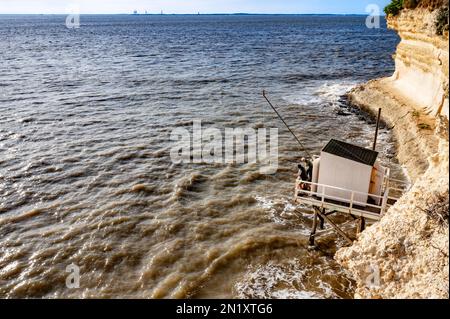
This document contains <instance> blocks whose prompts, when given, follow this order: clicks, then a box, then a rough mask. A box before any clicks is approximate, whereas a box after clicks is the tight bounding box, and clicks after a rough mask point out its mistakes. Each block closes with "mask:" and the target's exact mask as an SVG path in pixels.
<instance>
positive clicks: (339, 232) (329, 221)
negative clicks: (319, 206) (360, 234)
mask: <svg viewBox="0 0 450 319" xmlns="http://www.w3.org/2000/svg"><path fill="white" fill-rule="evenodd" d="M317 213H318V214H319V216H321V217H322V218H323V219H325V221H326V222H327V223H329V224H330V225H331V226H332V227H333V228H334V229H335V230H336V231H337V232H338V234H339V235H341V236H342V237H343V238H344V239H345V240H346V241H347V242H348V243H349V244H350V245H352V244H353V241H352V240H351V239H350V237H348V236H347V234H346V233H344V232H343V231H342V230H341V229H340V228H339V227H338V226H337V225H336V224H335V223H334V222H333V221H332V220H331V219H330V218H328V216H326V215H322V213H321V212H320V211H317Z"/></svg>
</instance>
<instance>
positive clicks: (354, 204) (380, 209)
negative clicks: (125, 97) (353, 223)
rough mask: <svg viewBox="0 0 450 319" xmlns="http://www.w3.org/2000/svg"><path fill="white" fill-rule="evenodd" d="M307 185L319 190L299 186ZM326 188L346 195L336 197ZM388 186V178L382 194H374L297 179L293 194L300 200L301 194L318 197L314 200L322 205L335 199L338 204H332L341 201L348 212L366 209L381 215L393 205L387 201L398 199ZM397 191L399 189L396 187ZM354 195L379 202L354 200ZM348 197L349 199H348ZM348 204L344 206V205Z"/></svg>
mask: <svg viewBox="0 0 450 319" xmlns="http://www.w3.org/2000/svg"><path fill="white" fill-rule="evenodd" d="M302 184H303V185H308V186H309V187H308V188H309V189H312V186H317V189H318V190H319V189H320V190H321V192H318V191H317V192H312V191H311V190H305V189H302V188H301V185H302ZM326 190H337V191H340V192H343V193H344V194H348V196H343V197H337V196H332V195H329V194H327V192H326ZM390 190H391V189H390V188H389V180H388V181H387V182H385V184H384V185H383V192H382V195H375V194H370V193H364V192H358V191H354V190H350V189H345V188H341V187H335V186H330V185H324V184H318V183H312V182H305V181H301V180H297V182H296V187H295V195H296V198H299V199H300V200H301V195H303V196H310V197H316V198H319V200H315V201H316V202H318V203H321V205H322V206H324V205H325V204H326V201H327V200H328V201H330V200H331V201H336V202H338V204H336V203H334V205H339V203H342V205H341V206H342V209H343V210H348V212H349V213H350V214H352V212H353V211H354V210H358V211H368V212H371V213H374V212H375V213H378V214H380V215H381V216H382V215H384V214H385V212H386V211H387V210H388V209H389V208H390V207H391V206H392V205H393V204H390V203H389V201H393V202H394V203H395V202H396V201H397V200H398V199H399V198H397V197H394V196H390V195H389V193H390ZM398 190H399V191H400V190H401V189H398ZM355 195H363V196H364V197H371V198H375V199H378V200H377V202H381V204H380V205H375V204H370V203H367V202H361V201H357V200H355ZM348 198H350V199H348ZM344 204H346V205H348V206H346V205H344Z"/></svg>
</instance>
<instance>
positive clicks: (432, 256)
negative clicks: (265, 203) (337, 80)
mask: <svg viewBox="0 0 450 319" xmlns="http://www.w3.org/2000/svg"><path fill="white" fill-rule="evenodd" d="M437 14H438V12H437V11H434V12H430V11H428V10H426V9H415V10H403V11H402V12H401V14H400V15H399V16H397V17H393V18H390V19H389V26H390V27H391V28H394V29H396V30H397V31H398V32H399V34H400V37H401V39H402V40H401V43H400V44H399V46H398V49H397V53H396V55H395V62H396V71H395V74H394V75H393V76H392V77H390V78H385V79H378V80H373V81H370V82H369V83H367V84H365V85H361V86H359V87H357V88H355V89H354V90H353V91H352V92H350V93H349V100H350V102H351V103H353V104H355V105H356V106H358V107H361V108H363V109H365V110H366V111H368V112H371V113H374V114H376V112H377V110H378V108H379V107H381V108H382V109H383V120H384V121H385V122H387V124H388V125H389V126H390V127H392V128H393V134H394V135H395V136H396V138H397V141H398V142H399V145H398V158H399V161H400V162H401V163H402V164H403V165H404V166H405V168H406V169H407V172H408V174H409V176H410V178H411V181H412V183H413V185H412V187H411V190H410V191H409V192H407V193H406V194H405V195H404V196H403V197H402V198H401V199H400V200H399V201H398V202H397V204H396V205H394V206H393V207H391V209H390V210H389V211H388V212H387V213H386V215H385V216H384V217H383V218H382V219H381V221H380V222H379V223H376V224H374V225H373V226H371V227H369V228H367V229H366V230H365V231H364V232H363V233H361V234H360V235H359V237H358V240H357V241H356V242H355V243H354V244H353V246H351V247H348V248H343V249H341V250H339V251H338V252H337V254H336V256H335V258H336V260H337V261H338V262H339V263H340V264H341V265H343V266H344V267H345V268H347V269H348V270H349V271H350V272H351V274H352V275H353V277H354V279H355V280H356V282H357V289H356V293H355V297H356V298H386V299H387V298H448V297H449V226H448V191H449V185H448V179H449V142H448V114H449V105H448V79H449V76H448V66H449V53H448V48H449V46H448V32H447V33H446V34H443V35H437V34H436V26H435V21H436V16H437ZM445 211H447V217H445V213H444V212H445Z"/></svg>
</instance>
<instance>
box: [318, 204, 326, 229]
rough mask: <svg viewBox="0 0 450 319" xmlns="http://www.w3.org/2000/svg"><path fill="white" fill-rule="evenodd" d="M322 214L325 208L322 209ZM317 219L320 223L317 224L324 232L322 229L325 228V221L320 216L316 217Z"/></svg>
mask: <svg viewBox="0 0 450 319" xmlns="http://www.w3.org/2000/svg"><path fill="white" fill-rule="evenodd" d="M322 213H323V214H325V208H323V211H322ZM317 217H318V218H319V221H320V224H319V227H320V229H321V230H324V228H325V219H323V217H322V216H320V215H317Z"/></svg>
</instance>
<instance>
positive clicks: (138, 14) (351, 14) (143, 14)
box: [0, 12, 385, 16]
mask: <svg viewBox="0 0 450 319" xmlns="http://www.w3.org/2000/svg"><path fill="white" fill-rule="evenodd" d="M69 14H73V13H67V12H65V13H0V16H1V15H69ZM80 15H130V16H150V15H151V16H165V15H167V16H173V15H194V16H198V15H305V16H313V15H315V16H317V15H322V16H367V13H250V12H233V13H220V12H217V13H80ZM380 16H385V14H381V15H380Z"/></svg>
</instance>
